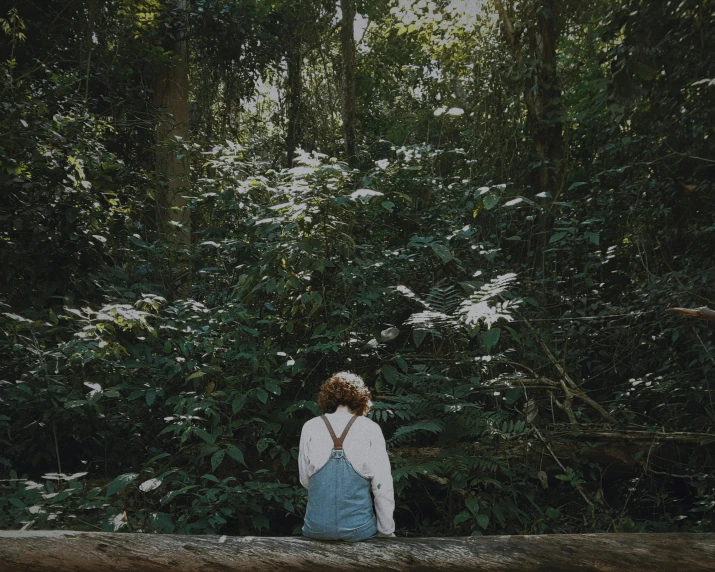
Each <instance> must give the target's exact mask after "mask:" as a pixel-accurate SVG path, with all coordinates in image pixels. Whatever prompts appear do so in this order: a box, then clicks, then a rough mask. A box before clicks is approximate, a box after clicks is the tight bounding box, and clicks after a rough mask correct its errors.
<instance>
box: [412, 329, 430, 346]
mask: <svg viewBox="0 0 715 572" xmlns="http://www.w3.org/2000/svg"><path fill="white" fill-rule="evenodd" d="M426 337H427V330H414V331H413V332H412V338H413V339H414V341H415V347H417V348H418V347H420V346H421V345H422V342H424V341H425V338H426Z"/></svg>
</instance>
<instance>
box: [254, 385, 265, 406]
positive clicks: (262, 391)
mask: <svg viewBox="0 0 715 572" xmlns="http://www.w3.org/2000/svg"><path fill="white" fill-rule="evenodd" d="M256 397H258V400H259V401H260V402H261V403H267V402H268V392H267V391H266V390H265V389H263V388H262V387H257V388H256Z"/></svg>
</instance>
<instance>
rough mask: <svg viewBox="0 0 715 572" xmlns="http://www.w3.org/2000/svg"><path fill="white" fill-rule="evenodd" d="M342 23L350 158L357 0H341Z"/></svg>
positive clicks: (346, 138)
mask: <svg viewBox="0 0 715 572" xmlns="http://www.w3.org/2000/svg"><path fill="white" fill-rule="evenodd" d="M340 8H341V10H342V13H343V16H342V25H341V27H340V45H341V48H342V56H343V62H342V115H343V139H344V141H345V154H346V155H347V157H348V159H350V158H351V157H354V156H355V151H356V146H355V114H356V108H357V106H356V86H355V15H356V8H355V0H340Z"/></svg>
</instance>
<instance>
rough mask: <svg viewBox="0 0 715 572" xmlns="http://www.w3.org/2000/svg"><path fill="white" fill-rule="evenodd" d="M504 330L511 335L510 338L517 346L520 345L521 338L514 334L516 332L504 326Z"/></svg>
mask: <svg viewBox="0 0 715 572" xmlns="http://www.w3.org/2000/svg"><path fill="white" fill-rule="evenodd" d="M505 328H506V330H507V331H508V332H509V333H510V334H511V337H512V338H514V341H515V342H516V343H517V344H520V343H521V337H520V336H519V334H517V333H516V331H515V330H514V328H510V327H509V326H505Z"/></svg>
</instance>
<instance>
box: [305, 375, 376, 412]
mask: <svg viewBox="0 0 715 572" xmlns="http://www.w3.org/2000/svg"><path fill="white" fill-rule="evenodd" d="M371 397H372V396H371V395H370V390H369V389H368V388H367V387H365V385H364V384H363V382H362V379H361V378H359V377H358V376H357V375H355V374H352V373H350V372H339V373H334V374H333V375H331V376H330V377H329V378H328V379H326V380H325V381H324V382H323V385H321V386H320V392H319V393H318V407H320V410H321V411H322V412H323V413H335V410H336V409H337V407H338V405H347V406H348V407H349V408H350V409H351V410H352V411H353V413H356V414H357V415H365V413H367V412H368V410H369V409H370V406H371V405H372V401H371V400H370V398H371Z"/></svg>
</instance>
